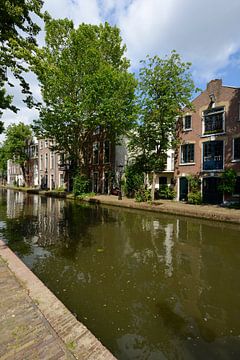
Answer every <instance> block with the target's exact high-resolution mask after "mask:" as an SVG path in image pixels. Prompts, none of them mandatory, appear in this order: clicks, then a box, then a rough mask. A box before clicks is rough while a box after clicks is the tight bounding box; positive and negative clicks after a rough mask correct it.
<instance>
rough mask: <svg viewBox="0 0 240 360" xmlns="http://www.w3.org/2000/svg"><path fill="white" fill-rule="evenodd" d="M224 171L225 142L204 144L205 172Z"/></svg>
mask: <svg viewBox="0 0 240 360" xmlns="http://www.w3.org/2000/svg"><path fill="white" fill-rule="evenodd" d="M221 169H223V141H221V140H219V141H207V142H204V143H203V170H221Z"/></svg>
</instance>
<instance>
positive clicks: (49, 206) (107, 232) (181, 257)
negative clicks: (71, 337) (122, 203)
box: [0, 191, 240, 360]
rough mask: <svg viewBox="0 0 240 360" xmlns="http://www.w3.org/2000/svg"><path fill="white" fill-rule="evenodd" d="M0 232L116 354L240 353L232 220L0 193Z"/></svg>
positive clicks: (170, 356)
mask: <svg viewBox="0 0 240 360" xmlns="http://www.w3.org/2000/svg"><path fill="white" fill-rule="evenodd" d="M0 220H1V227H0V231H1V233H2V236H4V238H5V239H6V241H8V243H9V245H10V246H11V248H12V249H14V251H16V252H17V253H18V254H19V256H20V257H21V258H22V259H23V260H24V261H25V262H26V263H27V264H28V265H29V266H30V267H31V268H32V270H33V271H34V272H35V273H36V274H37V275H38V276H39V277H40V278H41V279H42V280H43V281H44V282H45V283H46V284H47V286H48V287H49V288H50V289H52V291H54V292H55V293H56V294H57V296H58V297H59V298H60V299H61V300H62V301H63V302H64V303H65V304H66V306H68V307H69V309H70V310H71V311H72V312H73V313H75V314H76V316H77V317H78V318H79V319H80V320H81V321H83V322H84V323H85V324H86V325H87V326H88V327H89V328H90V329H91V330H92V331H93V333H95V334H96V336H98V337H99V338H100V339H101V340H102V341H103V343H104V344H105V345H106V346H107V347H109V348H110V349H111V350H112V351H113V352H114V354H115V355H116V356H117V358H118V359H131V360H132V359H203V358H204V359H205V358H206V359H207V358H210V359H234V358H238V357H239V356H240V337H239V336H240V324H239V300H240V291H239V285H238V283H239V279H238V273H239V270H240V269H239V268H240V261H239V260H240V251H239V250H240V249H239V247H240V244H239V234H240V230H239V226H237V225H226V224H218V223H215V222H214V223H210V222H207V221H199V220H194V219H189V218H188V219H185V218H176V217H174V216H165V215H162V214H159V215H158V214H152V213H144V212H139V211H132V210H128V209H126V210H123V209H115V208H110V207H98V206H80V205H76V204H74V203H71V202H65V201H63V200H58V199H52V198H45V197H39V196H34V195H33V196H29V195H27V194H25V193H21V195H19V193H14V192H12V191H8V192H7V194H6V193H5V192H4V191H2V196H1V198H0Z"/></svg>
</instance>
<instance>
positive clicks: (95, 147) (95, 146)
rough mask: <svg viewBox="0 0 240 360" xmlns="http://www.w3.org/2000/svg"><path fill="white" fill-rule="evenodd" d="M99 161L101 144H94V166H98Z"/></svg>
mask: <svg viewBox="0 0 240 360" xmlns="http://www.w3.org/2000/svg"><path fill="white" fill-rule="evenodd" d="M98 160H99V143H97V142H96V143H94V144H93V164H98Z"/></svg>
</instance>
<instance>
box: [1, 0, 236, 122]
mask: <svg viewBox="0 0 240 360" xmlns="http://www.w3.org/2000/svg"><path fill="white" fill-rule="evenodd" d="M44 10H47V11H48V12H49V13H50V14H51V16H52V17H54V18H64V17H68V18H71V19H72V20H73V21H74V24H75V26H78V25H79V24H80V23H82V22H85V23H91V24H99V23H100V22H104V21H108V22H110V24H112V25H115V24H116V25H117V26H118V27H119V28H120V30H121V35H122V38H123V42H124V43H125V44H126V45H127V57H128V58H129V59H130V60H131V64H132V65H131V71H134V72H137V71H138V68H139V61H140V60H141V59H144V58H145V57H146V55H147V54H149V55H151V56H152V55H159V56H160V57H163V56H165V55H166V54H169V53H170V52H171V50H173V49H175V50H176V51H177V52H178V53H180V55H181V56H182V58H183V60H185V61H190V62H191V63H192V74H193V79H194V81H195V84H196V86H197V87H200V88H201V89H202V90H204V89H205V87H206V83H207V82H208V81H210V80H211V79H215V78H222V80H223V84H224V85H229V86H237V87H240V36H239V35H240V0H228V1H226V0H201V1H200V0H45V1H44ZM43 38H44V33H43V32H42V33H41V34H40V36H39V42H40V43H42V42H43ZM29 81H30V83H31V85H32V89H33V92H34V95H35V97H36V98H39V97H40V91H39V88H38V85H37V81H36V79H35V78H34V76H33V75H29ZM13 94H14V96H15V104H16V105H17V106H18V107H19V108H20V109H21V110H20V111H19V112H18V114H17V115H14V114H13V113H11V112H10V111H6V112H5V114H4V116H3V120H4V121H5V123H6V125H8V124H9V123H12V122H19V121H24V122H25V123H31V121H32V119H34V118H36V117H37V116H38V114H37V111H36V110H29V109H27V108H26V107H25V105H24V103H22V101H21V95H20V92H19V90H18V88H17V87H16V88H15V89H14V90H13Z"/></svg>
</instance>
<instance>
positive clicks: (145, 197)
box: [135, 186, 152, 202]
mask: <svg viewBox="0 0 240 360" xmlns="http://www.w3.org/2000/svg"><path fill="white" fill-rule="evenodd" d="M151 200H152V197H151V190H149V189H145V188H144V187H143V186H142V187H141V188H140V189H139V190H137V191H136V193H135V201H136V202H150V201H151Z"/></svg>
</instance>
